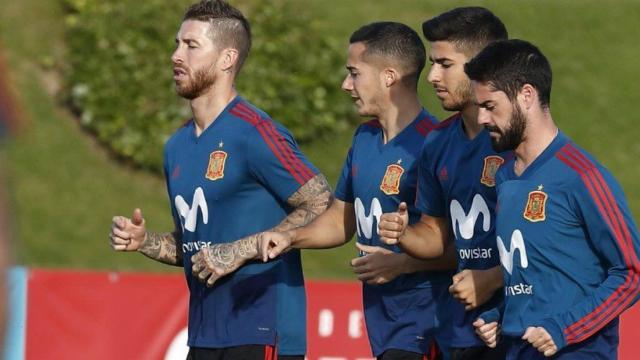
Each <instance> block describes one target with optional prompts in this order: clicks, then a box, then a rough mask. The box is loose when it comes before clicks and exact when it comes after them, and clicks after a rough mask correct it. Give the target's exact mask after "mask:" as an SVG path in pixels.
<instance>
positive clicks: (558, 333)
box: [538, 319, 567, 351]
mask: <svg viewBox="0 0 640 360" xmlns="http://www.w3.org/2000/svg"><path fill="white" fill-rule="evenodd" d="M538 326H540V327H543V328H544V329H545V330H547V332H548V333H549V335H551V338H552V339H553V342H554V343H555V344H556V347H557V348H558V351H560V349H562V348H564V347H565V346H567V343H566V340H565V338H564V333H563V332H562V327H561V326H560V325H559V324H558V323H557V322H556V321H555V320H553V319H544V320H542V321H541V322H540V325H538Z"/></svg>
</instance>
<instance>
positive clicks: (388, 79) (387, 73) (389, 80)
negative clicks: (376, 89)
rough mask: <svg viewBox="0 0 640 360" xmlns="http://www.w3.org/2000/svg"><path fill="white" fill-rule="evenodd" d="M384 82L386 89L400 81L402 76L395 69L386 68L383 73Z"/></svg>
mask: <svg viewBox="0 0 640 360" xmlns="http://www.w3.org/2000/svg"><path fill="white" fill-rule="evenodd" d="M382 77H383V79H382V80H383V82H384V84H385V86H386V87H390V86H392V85H393V84H395V83H396V82H398V81H400V74H399V73H398V71H397V70H396V69H394V68H386V69H384V70H383V71H382Z"/></svg>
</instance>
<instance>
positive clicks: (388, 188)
mask: <svg viewBox="0 0 640 360" xmlns="http://www.w3.org/2000/svg"><path fill="white" fill-rule="evenodd" d="M434 123H435V120H434V118H433V117H432V116H431V115H430V114H429V113H428V112H427V111H426V110H422V111H421V112H420V114H419V115H418V117H417V118H416V119H415V120H414V121H413V122H412V123H411V124H409V125H408V126H407V127H406V128H405V129H404V130H403V131H402V132H400V133H399V134H398V135H397V136H396V137H394V138H393V139H391V140H390V141H389V142H387V143H386V144H384V143H383V141H384V140H383V132H382V128H381V125H380V123H379V121H378V120H371V121H369V122H367V123H364V124H362V125H360V126H359V127H358V129H357V130H356V133H355V135H354V137H353V143H352V146H351V149H350V150H349V154H348V156H347V159H346V161H345V164H344V167H343V170H342V175H341V177H340V180H339V181H338V185H337V187H336V191H335V196H336V198H338V199H340V200H342V201H344V202H348V203H352V204H353V205H354V209H355V215H356V222H357V224H356V225H357V241H358V242H359V243H361V244H365V245H373V246H381V247H384V248H387V249H390V250H392V251H394V252H397V253H399V252H402V250H401V249H400V248H399V247H398V246H389V245H386V244H384V243H382V242H381V241H380V238H379V235H378V221H379V220H380V216H381V215H382V214H383V213H385V212H387V213H388V212H393V211H396V210H397V208H398V205H399V204H400V203H401V202H403V201H404V202H406V203H407V204H410V205H409V217H410V222H411V223H413V222H415V221H417V220H418V219H419V213H418V212H417V210H416V208H415V206H414V205H413V204H414V202H415V194H416V182H417V165H418V161H417V160H418V156H419V155H420V149H421V148H422V144H423V142H424V137H425V136H426V135H427V134H428V133H429V131H431V129H433V127H434ZM360 255H361V256H362V255H363V254H360ZM449 280H450V273H449V272H445V273H442V272H430V273H427V272H419V273H412V274H405V275H400V276H398V277H397V278H396V279H394V280H393V281H391V282H389V283H387V284H383V285H368V284H366V283H363V285H362V286H363V303H364V314H365V321H366V325H367V333H368V335H369V341H370V343H371V348H372V351H373V354H374V355H375V356H378V355H380V354H382V353H383V352H384V351H386V350H388V349H401V350H406V351H412V352H416V353H422V354H425V353H427V350H428V346H429V344H430V341H431V340H432V338H433V336H434V335H435V330H436V323H437V319H436V311H437V310H440V309H439V303H440V302H441V301H442V298H446V296H447V295H448V293H447V287H448V282H449Z"/></svg>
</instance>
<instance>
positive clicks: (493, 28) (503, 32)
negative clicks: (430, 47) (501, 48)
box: [422, 6, 508, 56]
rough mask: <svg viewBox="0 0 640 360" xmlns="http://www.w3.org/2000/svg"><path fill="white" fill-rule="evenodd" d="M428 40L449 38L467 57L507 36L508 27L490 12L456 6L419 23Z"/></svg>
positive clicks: (476, 7) (479, 8)
mask: <svg viewBox="0 0 640 360" xmlns="http://www.w3.org/2000/svg"><path fill="white" fill-rule="evenodd" d="M422 32H423V33H424V37H425V38H427V40H429V42H434V41H449V42H452V43H453V44H454V46H455V47H456V49H457V50H458V51H460V52H463V53H465V54H467V55H469V56H473V55H475V54H476V53H478V52H479V51H480V50H482V49H483V48H484V47H485V46H487V44H489V43H491V42H493V41H496V40H506V39H507V38H508V34H507V28H506V27H505V26H504V24H503V23H502V21H500V19H499V18H498V17H497V16H495V15H494V14H493V13H492V12H491V11H489V10H488V9H485V8H483V7H478V6H472V7H459V8H455V9H453V10H449V11H447V12H445V13H442V14H440V15H438V16H436V17H434V18H432V19H430V20H427V21H425V22H424V23H422Z"/></svg>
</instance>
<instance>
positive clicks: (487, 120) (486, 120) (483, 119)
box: [478, 107, 491, 125]
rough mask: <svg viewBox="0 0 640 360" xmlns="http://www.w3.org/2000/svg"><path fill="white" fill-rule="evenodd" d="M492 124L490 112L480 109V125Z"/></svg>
mask: <svg viewBox="0 0 640 360" xmlns="http://www.w3.org/2000/svg"><path fill="white" fill-rule="evenodd" d="M489 124H491V116H490V114H489V111H488V110H487V109H485V108H482V107H481V108H478V125H489Z"/></svg>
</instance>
